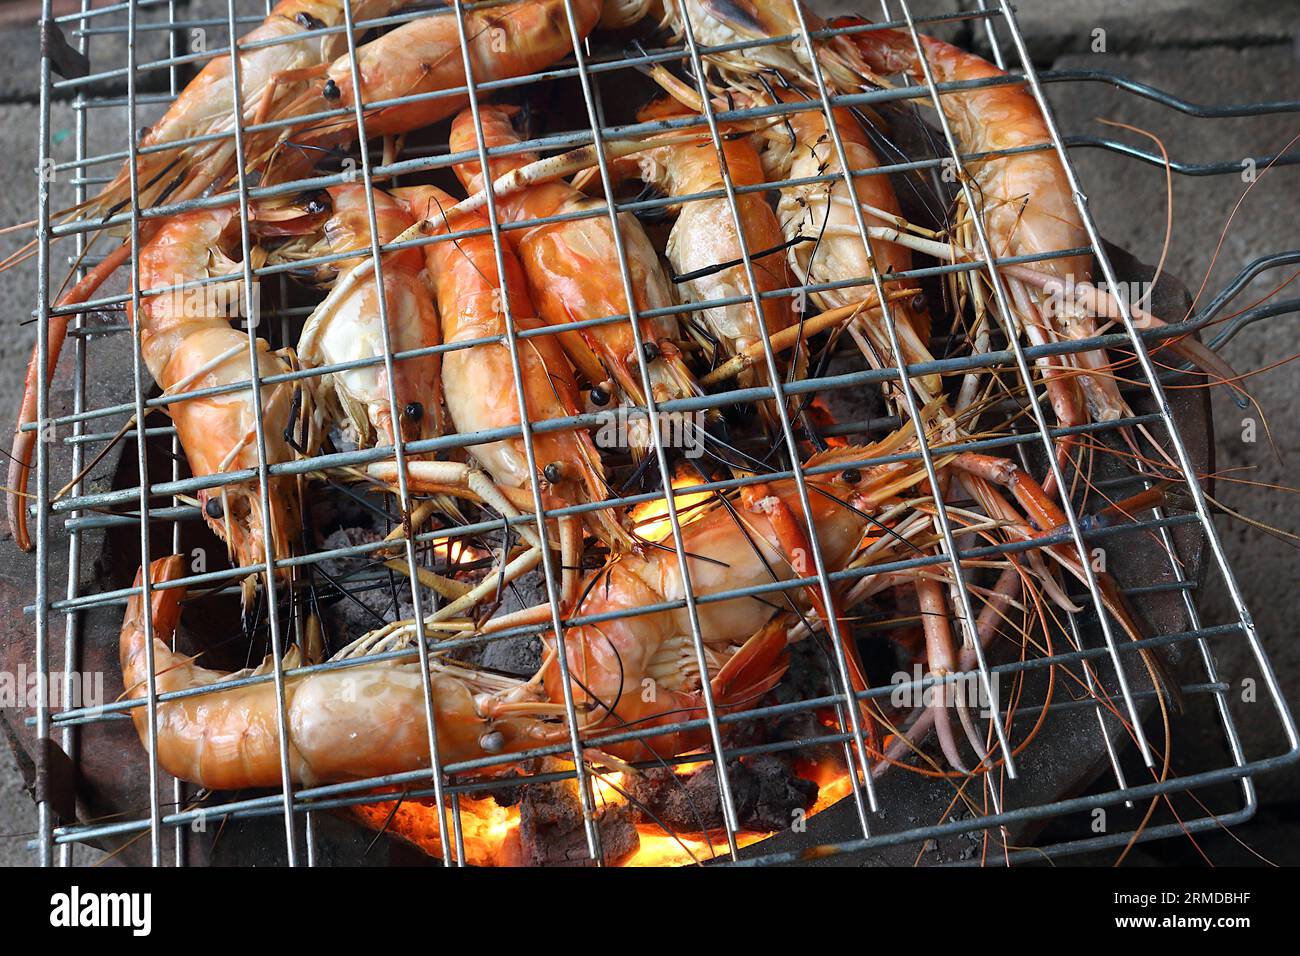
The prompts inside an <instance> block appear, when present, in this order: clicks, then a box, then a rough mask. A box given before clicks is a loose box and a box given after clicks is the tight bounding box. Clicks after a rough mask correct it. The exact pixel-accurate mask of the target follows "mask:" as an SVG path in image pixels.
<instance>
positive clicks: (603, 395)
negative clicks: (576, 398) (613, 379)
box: [588, 385, 609, 408]
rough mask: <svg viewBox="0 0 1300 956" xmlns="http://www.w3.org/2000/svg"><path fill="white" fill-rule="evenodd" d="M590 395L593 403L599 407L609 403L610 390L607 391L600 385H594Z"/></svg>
mask: <svg viewBox="0 0 1300 956" xmlns="http://www.w3.org/2000/svg"><path fill="white" fill-rule="evenodd" d="M588 395H589V397H590V398H591V404H593V405H595V406H597V407H600V408H603V407H604V406H606V405H608V404H609V392H607V391H605V390H604V389H603V388H601V387H600V386H599V385H597V386H596V387H594V388H593V389H592V390H591V391H590V392H589V393H588Z"/></svg>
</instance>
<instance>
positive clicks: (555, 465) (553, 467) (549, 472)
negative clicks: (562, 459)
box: [542, 461, 564, 485]
mask: <svg viewBox="0 0 1300 956" xmlns="http://www.w3.org/2000/svg"><path fill="white" fill-rule="evenodd" d="M542 476H543V477H544V478H545V479H546V480H547V481H549V482H550V483H551V484H553V485H554V484H558V483H559V482H560V481H561V480H562V479H563V478H564V466H563V465H562V464H560V463H559V462H558V461H553V462H551V463H550V464H549V465H547V466H546V467H545V468H543V469H542Z"/></svg>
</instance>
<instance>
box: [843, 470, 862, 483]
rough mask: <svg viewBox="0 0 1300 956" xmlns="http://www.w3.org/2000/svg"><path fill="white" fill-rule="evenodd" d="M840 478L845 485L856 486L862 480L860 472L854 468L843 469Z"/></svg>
mask: <svg viewBox="0 0 1300 956" xmlns="http://www.w3.org/2000/svg"><path fill="white" fill-rule="evenodd" d="M840 478H841V479H842V480H843V481H844V482H845V483H846V484H850V485H856V484H857V483H858V482H859V481H861V480H862V472H860V471H858V470H857V469H856V468H845V469H844V470H843V471H842V472H840Z"/></svg>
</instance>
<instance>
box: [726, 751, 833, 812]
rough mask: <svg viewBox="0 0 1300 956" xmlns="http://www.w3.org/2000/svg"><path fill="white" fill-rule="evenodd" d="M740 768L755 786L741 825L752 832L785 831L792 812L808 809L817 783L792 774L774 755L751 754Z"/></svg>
mask: <svg viewBox="0 0 1300 956" xmlns="http://www.w3.org/2000/svg"><path fill="white" fill-rule="evenodd" d="M743 766H745V767H746V769H747V770H748V771H749V773H750V774H751V775H752V776H753V778H754V780H755V781H756V783H757V788H756V789H757V795H756V796H757V799H756V800H755V801H754V805H753V807H752V808H751V809H750V811H749V814H748V815H742V821H743V824H744V825H745V826H747V827H749V828H751V829H754V830H785V829H788V828H789V826H790V824H791V822H792V821H793V820H794V814H795V811H796V810H804V811H807V810H811V809H812V805H813V804H814V803H816V802H817V790H818V787H817V784H815V783H813V782H812V781H811V780H804V779H802V778H800V777H798V776H796V775H795V773H794V769H793V768H792V767H791V765H790V763H789V761H787V760H785V759H784V758H783V757H781V756H778V755H777V754H755V755H754V756H753V757H749V758H746V760H745V762H744V764H743Z"/></svg>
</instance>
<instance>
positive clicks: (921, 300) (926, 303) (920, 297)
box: [908, 292, 930, 312]
mask: <svg viewBox="0 0 1300 956" xmlns="http://www.w3.org/2000/svg"><path fill="white" fill-rule="evenodd" d="M908 304H909V305H910V306H911V307H912V311H913V312H924V311H926V310H927V309H928V308H929V307H930V300H929V299H927V298H926V297H925V293H924V292H918V293H917V294H916V295H914V296H912V301H911V302H909V303H908Z"/></svg>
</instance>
